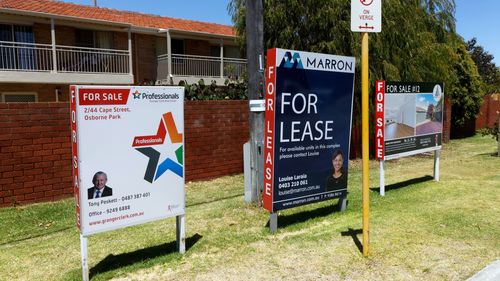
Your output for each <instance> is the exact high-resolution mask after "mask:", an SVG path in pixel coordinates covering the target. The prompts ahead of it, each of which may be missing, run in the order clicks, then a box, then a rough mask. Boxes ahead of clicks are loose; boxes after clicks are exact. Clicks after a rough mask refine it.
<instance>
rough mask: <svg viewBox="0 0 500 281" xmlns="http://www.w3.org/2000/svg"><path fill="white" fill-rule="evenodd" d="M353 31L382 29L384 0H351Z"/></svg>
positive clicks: (378, 30)
mask: <svg viewBox="0 0 500 281" xmlns="http://www.w3.org/2000/svg"><path fill="white" fill-rule="evenodd" d="M351 31H354V32H380V31H382V0H351Z"/></svg>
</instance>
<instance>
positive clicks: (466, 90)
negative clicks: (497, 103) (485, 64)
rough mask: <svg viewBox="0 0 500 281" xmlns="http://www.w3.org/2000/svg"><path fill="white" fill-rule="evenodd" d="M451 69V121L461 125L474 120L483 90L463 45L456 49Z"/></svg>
mask: <svg viewBox="0 0 500 281" xmlns="http://www.w3.org/2000/svg"><path fill="white" fill-rule="evenodd" d="M456 54H457V57H456V59H455V60H454V61H455V62H454V64H453V69H454V72H455V74H456V79H457V80H456V81H453V83H452V84H451V87H450V90H449V91H448V93H449V94H450V95H451V112H452V115H451V121H452V123H453V124H455V125H459V126H460V125H463V124H465V122H467V121H469V120H473V119H474V118H476V115H477V114H478V113H479V109H480V107H481V103H482V102H483V89H482V83H481V78H480V76H479V73H478V71H477V67H476V65H475V63H474V61H473V60H472V58H471V57H470V56H469V53H468V52H467V49H466V46H465V44H462V45H460V46H459V47H458V48H457V52H456Z"/></svg>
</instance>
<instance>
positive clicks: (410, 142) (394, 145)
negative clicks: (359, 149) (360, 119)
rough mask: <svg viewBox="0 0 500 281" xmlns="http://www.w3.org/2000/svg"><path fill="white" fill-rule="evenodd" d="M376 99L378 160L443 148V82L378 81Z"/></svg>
mask: <svg viewBox="0 0 500 281" xmlns="http://www.w3.org/2000/svg"><path fill="white" fill-rule="evenodd" d="M375 99H376V100H375V112H376V120H375V122H376V129H375V134H376V157H377V158H378V159H380V160H389V159H394V158H398V157H402V156H408V155H413V154H418V153H422V152H428V151H434V150H439V149H441V143H442V132H443V116H444V115H443V102H444V86H443V83H417V82H414V83H402V82H385V81H377V82H376V85H375Z"/></svg>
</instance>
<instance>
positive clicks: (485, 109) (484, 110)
mask: <svg viewBox="0 0 500 281" xmlns="http://www.w3.org/2000/svg"><path fill="white" fill-rule="evenodd" d="M499 113H500V93H498V94H490V95H486V96H485V97H484V101H483V104H482V105H481V110H480V111H479V114H478V115H477V118H476V130H477V129H481V128H484V127H486V126H489V127H493V126H494V125H495V123H498V114H499Z"/></svg>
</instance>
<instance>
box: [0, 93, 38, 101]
mask: <svg viewBox="0 0 500 281" xmlns="http://www.w3.org/2000/svg"><path fill="white" fill-rule="evenodd" d="M37 101H38V94H37V92H4V93H2V102H37Z"/></svg>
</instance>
